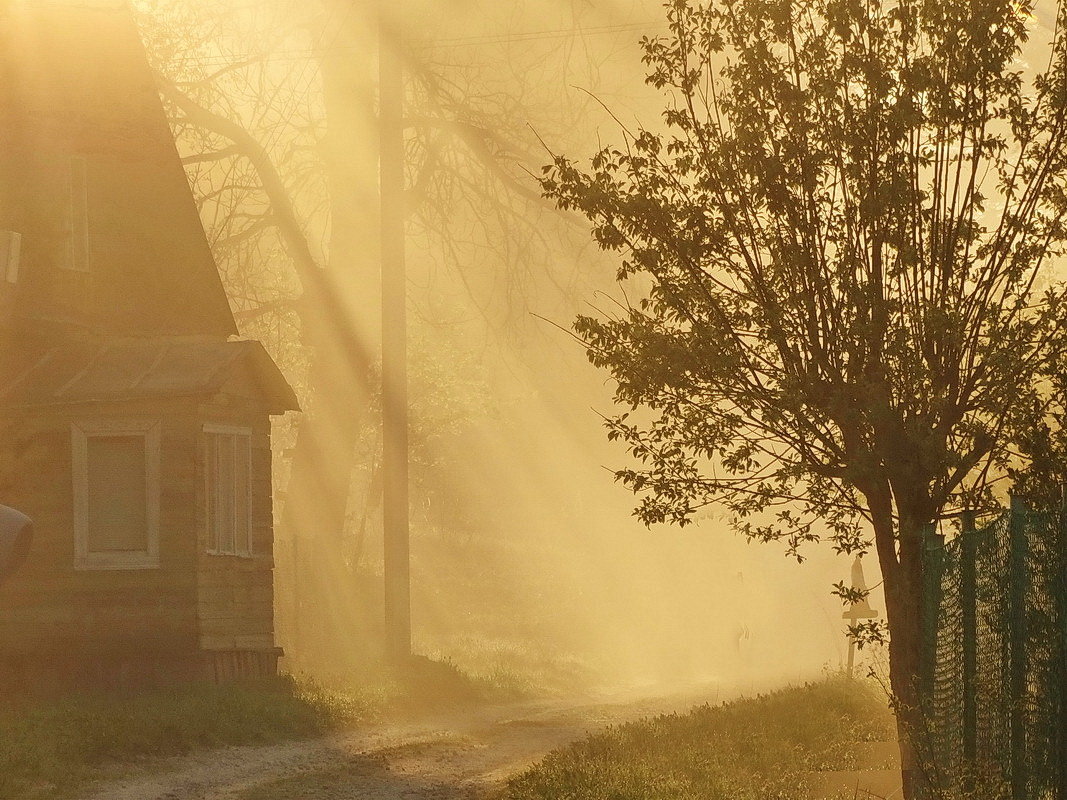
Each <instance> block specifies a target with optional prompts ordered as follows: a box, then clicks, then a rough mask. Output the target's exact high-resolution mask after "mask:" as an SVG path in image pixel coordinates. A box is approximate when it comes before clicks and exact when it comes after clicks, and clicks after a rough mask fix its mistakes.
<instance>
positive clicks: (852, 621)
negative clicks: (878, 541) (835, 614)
mask: <svg viewBox="0 0 1067 800" xmlns="http://www.w3.org/2000/svg"><path fill="white" fill-rule="evenodd" d="M852 588H853V589H855V590H856V591H858V592H864V593H866V591H867V580H866V579H865V578H864V577H863V562H862V561H861V560H860V557H859V556H856V559H855V561H853V562H852ZM841 616H842V618H843V619H847V620H848V623H849V632H848V668H847V674H848V677H850V678H851V677H852V673H853V670H854V669H855V665H856V637H855V636H853V635H852V628H854V627H855V626H856V625H857V624H858V623H859V621H860V620H861V619H877V617H878V612H877V611H875V610H874V609H873V608H871V604H870V603H869V602H868V601H867V597H866V594H865V595H864V597H863V599H862V600H860V601H859V602H858V603H852V604H851V605H849V607H848V610H847V611H845V613H844V614H842V615H841Z"/></svg>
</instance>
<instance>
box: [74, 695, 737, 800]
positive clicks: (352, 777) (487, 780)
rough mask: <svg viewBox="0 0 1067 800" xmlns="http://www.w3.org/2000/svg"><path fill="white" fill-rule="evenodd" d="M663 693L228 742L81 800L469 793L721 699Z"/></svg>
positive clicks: (450, 799)
mask: <svg viewBox="0 0 1067 800" xmlns="http://www.w3.org/2000/svg"><path fill="white" fill-rule="evenodd" d="M721 699H727V698H720V697H719V696H718V690H717V688H716V687H713V686H710V687H709V686H704V687H694V688H689V689H686V690H681V691H675V692H672V693H670V694H653V695H652V696H643V697H636V696H635V695H633V694H631V695H629V696H618V695H617V696H613V697H601V698H595V699H593V698H586V699H585V700H583V701H575V702H572V703H558V702H554V703H547V702H546V703H540V704H524V705H514V706H498V707H492V708H486V709H480V710H478V711H474V712H468V713H464V714H457V715H454V716H450V717H443V718H438V719H433V720H426V721H423V722H419V723H411V724H408V725H391V726H377V727H372V728H366V729H361V730H354V731H346V732H339V733H336V734H333V735H330V736H327V737H324V738H322V739H314V740H308V741H300V742H288V743H283V744H277V745H268V746H256V747H232V748H225V749H222V750H214V751H209V752H204V753H197V754H193V755H190V756H184V757H181V758H177V759H170V760H167V761H165V762H162V763H161V764H155V765H153V767H152V768H151V772H148V771H147V770H146V771H145V772H143V773H141V774H136V775H133V776H131V777H129V778H126V779H124V780H121V781H117V782H113V783H109V784H106V785H101V786H98V787H96V788H95V790H94V791H93V792H92V793H91V794H89V795H86V796H85V798H84V800H347V798H353V799H355V798H359V799H360V800H370V799H371V798H373V799H374V800H394V799H395V800H399V799H400V798H404V800H461V799H462V800H469V799H470V798H478V797H481V796H482V795H484V794H485V793H486V792H487V791H488V790H490V789H492V788H494V787H497V786H499V785H500V784H501V783H502V782H503V781H504V780H506V778H507V777H509V776H510V775H513V774H514V773H516V772H518V771H520V770H522V769H523V768H525V767H526V766H528V765H530V764H532V763H534V762H535V761H537V760H538V759H540V758H541V757H542V756H543V755H544V754H545V753H547V752H548V751H550V750H553V749H555V748H556V747H560V746H562V745H564V744H567V743H568V742H571V741H574V740H576V739H580V738H582V737H583V736H585V735H586V734H587V733H588V732H591V731H593V730H596V729H598V728H602V727H604V726H606V725H612V724H617V723H621V722H626V721H629V720H633V719H638V718H641V717H645V716H649V715H651V714H659V713H669V712H673V711H685V710H687V709H689V708H690V707H691V706H693V705H694V704H697V703H703V702H712V703H715V702H719V701H720V700H721Z"/></svg>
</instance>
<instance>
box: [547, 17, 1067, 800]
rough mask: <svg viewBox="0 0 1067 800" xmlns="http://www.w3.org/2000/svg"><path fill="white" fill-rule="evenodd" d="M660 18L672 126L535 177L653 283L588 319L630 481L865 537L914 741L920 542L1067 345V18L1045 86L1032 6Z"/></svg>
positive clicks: (971, 485) (773, 534)
mask: <svg viewBox="0 0 1067 800" xmlns="http://www.w3.org/2000/svg"><path fill="white" fill-rule="evenodd" d="M666 8H667V16H668V19H669V26H670V33H669V34H668V35H666V36H664V37H659V38H651V39H645V40H643V42H642V44H643V47H644V54H645V55H644V60H645V62H646V64H647V65H648V68H649V73H648V82H649V83H650V84H651V85H652V86H653V87H655V88H657V89H660V90H663V92H664V93H665V94H666V95H667V97H668V98H669V103H668V106H667V108H666V111H665V113H664V123H665V124H664V126H663V127H662V128H660V129H656V130H653V129H644V128H642V129H639V130H636V131H632V132H631V131H626V132H625V134H624V139H625V144H624V146H621V147H609V148H606V149H604V150H602V151H600V152H599V153H597V154H596V156H595V157H594V158H593V159H592V162H591V164H590V165H589V166H588V167H585V166H581V165H579V164H578V163H577V162H576V161H575V160H573V159H570V158H567V157H562V156H560V157H556V158H555V159H554V162H553V164H552V165H551V166H549V167H546V168H545V174H544V177H543V188H544V190H545V192H546V194H547V195H548V196H550V197H551V198H553V199H554V200H555V201H556V202H557V203H558V205H559V206H561V207H562V208H564V209H574V210H578V211H580V212H581V213H582V214H584V215H585V216H587V217H588V218H589V219H590V220H591V221H592V223H593V232H594V236H595V238H596V241H597V242H598V243H599V244H600V246H601V247H603V248H605V249H608V250H611V251H615V252H617V253H619V254H620V255H621V257H622V258H621V266H620V267H619V271H618V277H619V280H620V281H622V282H624V283H629V284H631V285H635V286H636V289H635V291H636V292H637V295H638V296H637V297H636V298H635V300H634V301H633V302H630V301H629V300H627V301H626V302H624V303H622V304H621V306H620V309H621V310H620V311H619V312H618V313H614V314H605V313H601V314H600V315H599V316H598V317H580V318H579V319H578V320H577V322H576V325H575V327H576V330H577V332H578V333H579V335H580V336H581V337H582V338H583V340H584V341H585V342H586V343H587V346H588V354H589V357H590V359H591V361H592V362H593V363H594V364H595V365H597V366H599V367H602V368H604V369H606V370H608V371H609V372H610V373H611V375H612V377H613V378H614V380H615V382H616V385H617V389H616V399H617V401H618V403H619V404H621V405H624V406H628V407H630V412H628V413H620V414H619V415H618V416H616V417H614V418H612V419H610V420H609V421H608V423H607V424H608V429H609V436H610V437H611V438H614V439H619V440H621V441H623V442H625V443H626V445H627V446H628V448H629V450H630V452H631V453H632V454H633V456H635V457H636V459H637V461H638V462H639V464H638V466H637V468H633V469H623V470H621V471H619V472H618V473H617V477H618V478H619V479H620V480H621V481H623V482H624V483H625V484H627V485H628V486H629V487H630V488H632V489H633V490H634V491H635V492H636V493H638V494H640V495H641V496H642V500H641V502H640V506H639V508H638V509H637V512H636V513H637V514H638V515H639V516H640V517H641V518H642V519H643V520H644V521H645V522H646V523H656V522H664V521H668V522H674V523H678V524H685V523H686V522H688V521H689V520H690V519H691V518H692V516H693V514H694V512H696V511H697V510H698V509H699V508H701V507H702V506H706V505H709V504H720V505H722V506H725V507H726V508H727V509H729V511H730V512H731V514H732V517H733V521H734V523H735V526H736V527H737V528H738V529H739V530H741V531H742V532H744V533H745V534H747V535H748V536H750V537H754V538H756V539H761V540H783V541H785V542H786V543H787V544H788V549H789V551H790V552H792V553H793V554H797V551H798V548H800V547H801V546H802V545H803V544H805V543H807V542H814V541H817V540H819V539H820V538H828V539H829V540H830V541H831V542H832V543H833V545H834V546H835V547H836V548H838V549H839V550H841V551H843V552H846V553H850V552H856V551H863V550H865V549H866V548H868V547H870V546H872V544H873V547H874V549H875V550H876V551H877V555H878V561H879V564H880V567H881V571H882V576H883V579H884V590H885V596H886V611H887V622H888V628H889V635H890V644H889V653H890V678H891V684H892V689H893V692H894V695H895V696H896V699H897V701H898V703H899V708H900V713H899V719H900V721H901V728H902V733H906V731H907V730H909V729H914V728H912V726H911V723H912V722H915V721H916V719H915V717H914V716H912V715H913V714H914V713H915V708H916V693H915V690H916V687H915V677H916V675H917V670H918V667H919V634H920V607H921V604H920V591H921V585H922V584H921V579H922V559H921V552H922V533H923V531H924V529H926V528H927V527H928V526H930V525H931V524H933V523H935V522H937V521H938V520H939V519H942V518H944V517H946V516H950V515H951V514H952V513H953V512H954V511H956V510H958V509H959V508H960V507H962V506H970V507H972V508H973V507H976V506H979V505H980V504H989V503H990V501H991V500H992V489H993V484H994V482H995V481H996V480H998V479H1000V478H1001V477H1004V476H1005V475H1007V474H1009V471H1010V470H1011V469H1017V468H1018V466H1019V463H1018V461H1017V458H1018V455H1017V454H1016V452H1015V449H1014V448H1013V442H1017V441H1018V440H1019V439H1020V438H1021V433H1020V431H1022V430H1023V429H1024V428H1025V427H1026V425H1027V424H1029V423H1032V422H1033V420H1034V419H1035V418H1036V417H1040V416H1041V414H1042V412H1043V410H1044V409H1046V408H1047V405H1048V403H1049V402H1050V398H1051V397H1052V395H1053V393H1052V392H1050V391H1048V386H1049V385H1050V384H1049V382H1048V380H1046V377H1047V376H1048V374H1049V373H1051V372H1054V371H1055V365H1056V363H1057V362H1059V361H1060V360H1061V359H1062V356H1063V351H1064V344H1065V337H1064V330H1063V328H1064V324H1065V321H1067V309H1065V307H1064V290H1063V288H1061V287H1059V286H1052V285H1050V284H1048V283H1047V282H1046V279H1045V277H1044V276H1043V273H1044V272H1045V271H1046V268H1047V266H1048V264H1049V262H1050V260H1051V259H1054V258H1056V257H1058V256H1060V255H1061V254H1062V253H1063V250H1064V242H1065V240H1067V229H1065V227H1064V214H1065V212H1067V195H1065V182H1064V178H1065V176H1067V72H1065V70H1067V60H1065V56H1067V43H1065V41H1067V39H1065V36H1064V33H1065V31H1064V30H1063V24H1064V21H1065V18H1064V14H1063V12H1062V11H1060V12H1058V14H1057V17H1056V20H1055V24H1054V36H1053V37H1052V44H1051V45H1050V49H1048V50H1046V51H1045V52H1044V54H1043V58H1047V61H1046V62H1045V68H1044V69H1043V71H1040V72H1037V73H1036V74H1034V73H1032V72H1030V71H1029V68H1028V67H1027V66H1026V65H1025V64H1024V63H1022V62H1021V60H1020V55H1021V53H1022V49H1023V47H1024V45H1025V44H1026V43H1027V41H1028V38H1029V32H1030V29H1031V28H1032V27H1033V23H1032V17H1031V12H1033V10H1034V9H1033V4H1032V3H1029V2H1016V0H981V1H980V2H975V0H937V2H931V1H929V0H899V2H895V3H881V2H877V0H872V1H868V2H860V1H859V0H722V1H721V2H713V3H706V2H701V3H697V2H692V1H690V0H673V2H670V3H669V4H668V5H667V7H666ZM872 532H873V535H872ZM909 720H910V722H909ZM905 756H906V757H908V753H905ZM916 780H917V774H916V773H915V771H914V764H913V763H912V761H911V759H910V757H909V758H908V762H907V763H906V777H905V784H906V788H907V790H908V792H909V794H910V793H912V792H913V791H914V789H913V786H914V782H915V781H916Z"/></svg>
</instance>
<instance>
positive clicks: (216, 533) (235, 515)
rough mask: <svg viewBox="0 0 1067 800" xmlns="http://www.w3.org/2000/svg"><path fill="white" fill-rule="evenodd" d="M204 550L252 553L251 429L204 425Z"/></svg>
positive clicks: (230, 553) (226, 553)
mask: <svg viewBox="0 0 1067 800" xmlns="http://www.w3.org/2000/svg"><path fill="white" fill-rule="evenodd" d="M204 453H205V458H204V467H205V468H204V488H205V493H204V497H205V499H206V501H207V508H206V509H205V510H206V513H205V515H204V518H205V521H206V526H207V550H208V552H209V553H216V554H220V555H237V556H250V555H252V480H251V475H252V432H251V431H250V430H248V429H247V428H231V427H227V426H224V425H205V426H204Z"/></svg>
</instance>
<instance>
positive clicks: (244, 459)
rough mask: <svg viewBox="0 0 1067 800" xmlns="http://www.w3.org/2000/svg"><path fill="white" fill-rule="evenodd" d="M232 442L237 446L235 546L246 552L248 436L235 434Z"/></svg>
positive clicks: (248, 537) (248, 539)
mask: <svg viewBox="0 0 1067 800" xmlns="http://www.w3.org/2000/svg"><path fill="white" fill-rule="evenodd" d="M233 438H234V443H235V445H236V447H237V459H236V466H237V474H236V479H237V480H236V484H235V486H234V489H235V491H234V502H235V503H236V506H237V507H236V508H235V509H234V512H235V514H234V517H235V519H236V521H237V527H236V531H235V536H236V548H237V552H238V553H244V554H247V553H249V552H250V547H249V542H250V541H251V537H250V527H251V526H250V524H249V519H248V502H249V491H250V489H251V487H250V484H249V480H250V478H249V474H250V471H251V470H250V465H249V463H248V456H249V454H248V437H247V436H235V437H233Z"/></svg>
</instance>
